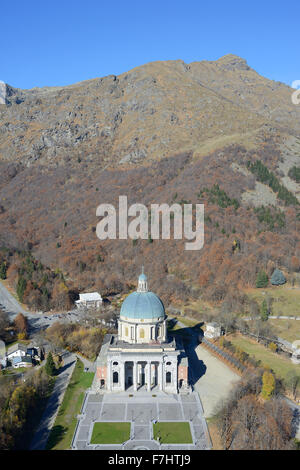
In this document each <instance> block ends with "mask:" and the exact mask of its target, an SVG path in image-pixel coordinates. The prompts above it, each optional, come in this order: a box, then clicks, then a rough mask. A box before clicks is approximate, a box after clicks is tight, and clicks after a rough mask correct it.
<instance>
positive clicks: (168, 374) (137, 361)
mask: <svg viewBox="0 0 300 470" xmlns="http://www.w3.org/2000/svg"><path fill="white" fill-rule="evenodd" d="M96 364H97V365H96V368H97V371H96V375H95V380H94V384H93V388H94V390H103V391H105V390H106V391H109V392H121V391H125V390H130V389H131V390H132V391H138V390H145V391H154V390H161V391H165V392H168V393H178V392H179V391H184V390H185V391H186V390H188V389H189V386H188V363H187V357H186V355H185V352H184V349H183V348H182V346H181V345H179V344H178V342H177V343H176V341H175V340H174V339H173V340H169V338H168V333H167V315H166V313H165V308H164V305H163V303H162V301H161V299H160V298H159V297H158V296H157V295H156V294H154V293H153V292H150V291H148V281H147V276H146V275H145V274H144V272H142V274H141V275H140V276H139V279H138V288H137V290H136V291H135V292H133V293H131V294H130V295H128V296H127V297H126V299H125V300H124V302H123V304H122V307H121V311H120V318H119V321H118V334H117V335H106V337H105V340H104V343H103V345H102V348H101V351H100V354H99V356H98V358H97V363H96Z"/></svg>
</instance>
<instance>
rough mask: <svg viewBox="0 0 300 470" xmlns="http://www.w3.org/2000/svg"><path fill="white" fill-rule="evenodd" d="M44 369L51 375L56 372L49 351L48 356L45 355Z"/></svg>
mask: <svg viewBox="0 0 300 470" xmlns="http://www.w3.org/2000/svg"><path fill="white" fill-rule="evenodd" d="M45 371H46V372H47V374H48V375H50V376H51V377H52V376H53V375H55V372H56V368H55V364H54V361H53V357H52V354H51V352H50V353H49V354H48V357H47V361H46V365H45Z"/></svg>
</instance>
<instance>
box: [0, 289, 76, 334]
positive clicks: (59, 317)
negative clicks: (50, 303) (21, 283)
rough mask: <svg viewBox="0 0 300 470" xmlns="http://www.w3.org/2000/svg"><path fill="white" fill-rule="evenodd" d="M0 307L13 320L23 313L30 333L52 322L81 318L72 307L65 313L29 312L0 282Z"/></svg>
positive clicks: (71, 320)
mask: <svg viewBox="0 0 300 470" xmlns="http://www.w3.org/2000/svg"><path fill="white" fill-rule="evenodd" d="M0 307H2V308H3V310H5V311H6V312H7V313H8V314H9V317H10V319H11V320H13V319H14V318H15V317H16V315H17V314H18V313H23V314H24V315H25V316H26V317H27V319H28V324H29V331H30V333H34V332H36V331H39V330H41V329H45V328H48V326H51V325H52V324H53V323H54V322H57V321H58V322H80V321H81V320H82V312H81V311H79V310H77V309H74V310H71V311H69V312H66V313H53V314H52V313H50V314H49V313H43V312H29V311H27V310H24V308H23V307H22V306H21V304H20V303H19V302H18V301H17V299H15V297H14V296H13V295H12V294H11V293H10V292H9V291H8V290H7V289H6V287H5V286H4V284H2V283H1V282H0Z"/></svg>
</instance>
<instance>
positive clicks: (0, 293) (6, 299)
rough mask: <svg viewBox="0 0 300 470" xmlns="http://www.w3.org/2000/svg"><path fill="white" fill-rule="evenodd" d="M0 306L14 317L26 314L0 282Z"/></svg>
mask: <svg viewBox="0 0 300 470" xmlns="http://www.w3.org/2000/svg"><path fill="white" fill-rule="evenodd" d="M0 306H3V307H4V309H5V310H6V311H7V312H8V313H10V314H11V315H14V316H15V315H17V314H18V313H24V314H28V312H27V311H26V310H24V309H23V307H22V306H21V305H20V304H19V302H18V301H17V300H16V299H15V298H14V296H13V295H12V294H11V293H10V292H9V291H8V290H7V289H6V287H5V286H4V285H3V284H2V282H0Z"/></svg>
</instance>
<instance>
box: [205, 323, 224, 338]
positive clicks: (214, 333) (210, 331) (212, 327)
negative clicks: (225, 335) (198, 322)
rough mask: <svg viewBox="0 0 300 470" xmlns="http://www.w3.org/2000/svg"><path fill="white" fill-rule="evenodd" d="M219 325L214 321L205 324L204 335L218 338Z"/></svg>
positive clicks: (219, 332) (219, 333)
mask: <svg viewBox="0 0 300 470" xmlns="http://www.w3.org/2000/svg"><path fill="white" fill-rule="evenodd" d="M221 334H222V332H221V327H220V325H218V323H216V322H211V323H207V324H206V330H205V332H204V336H205V337H206V338H211V339H213V338H219V336H221Z"/></svg>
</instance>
